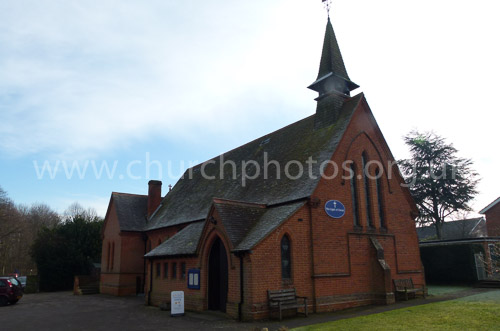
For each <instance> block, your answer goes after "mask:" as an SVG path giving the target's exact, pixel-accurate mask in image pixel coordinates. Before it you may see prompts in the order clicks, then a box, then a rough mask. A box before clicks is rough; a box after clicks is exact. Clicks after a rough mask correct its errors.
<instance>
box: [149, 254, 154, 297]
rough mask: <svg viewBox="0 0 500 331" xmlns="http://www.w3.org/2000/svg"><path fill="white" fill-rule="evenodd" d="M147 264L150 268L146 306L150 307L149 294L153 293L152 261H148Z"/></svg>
mask: <svg viewBox="0 0 500 331" xmlns="http://www.w3.org/2000/svg"><path fill="white" fill-rule="evenodd" d="M149 263H150V264H151V266H150V268H149V291H148V306H151V293H153V259H150V260H149Z"/></svg>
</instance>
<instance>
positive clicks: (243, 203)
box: [213, 198, 267, 208]
mask: <svg viewBox="0 0 500 331" xmlns="http://www.w3.org/2000/svg"><path fill="white" fill-rule="evenodd" d="M213 203H216V204H225V205H239V206H249V207H259V208H267V205H265V204H262V203H256V202H247V201H241V200H232V199H222V198H213Z"/></svg>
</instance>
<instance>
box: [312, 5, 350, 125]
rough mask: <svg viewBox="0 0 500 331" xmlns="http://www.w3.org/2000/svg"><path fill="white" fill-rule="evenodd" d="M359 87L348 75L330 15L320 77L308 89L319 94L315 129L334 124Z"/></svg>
mask: <svg viewBox="0 0 500 331" xmlns="http://www.w3.org/2000/svg"><path fill="white" fill-rule="evenodd" d="M327 10H329V6H327ZM358 87H359V86H358V85H357V84H355V83H353V82H352V81H351V79H350V78H349V76H348V75H347V70H346V69H345V65H344V61H343V60H342V55H341V54H340V48H339V45H338V43H337V38H336V37H335V32H333V26H332V22H331V21H330V15H328V22H327V24H326V31H325V39H324V42H323V52H322V54H321V62H320V65H319V72H318V77H317V79H316V81H315V82H314V83H312V84H311V85H310V86H309V87H308V88H310V89H311V90H314V91H316V92H318V93H319V96H318V97H317V98H316V101H317V102H318V104H317V108H316V119H315V128H317V129H318V128H322V127H325V126H328V125H331V124H333V123H334V122H335V121H336V120H337V118H338V116H339V113H340V111H341V109H342V106H343V104H344V101H345V99H347V98H349V96H350V93H351V91H352V90H354V89H357V88H358Z"/></svg>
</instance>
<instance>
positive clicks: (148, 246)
mask: <svg viewBox="0 0 500 331" xmlns="http://www.w3.org/2000/svg"><path fill="white" fill-rule="evenodd" d="M149 251H151V240H149V239H148V244H147V246H146V252H149Z"/></svg>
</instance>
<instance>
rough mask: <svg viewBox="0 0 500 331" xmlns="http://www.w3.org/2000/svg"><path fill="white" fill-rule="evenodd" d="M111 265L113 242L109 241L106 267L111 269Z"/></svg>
mask: <svg viewBox="0 0 500 331" xmlns="http://www.w3.org/2000/svg"><path fill="white" fill-rule="evenodd" d="M110 265H111V242H109V241H108V258H107V259H106V268H107V270H108V271H109V267H110Z"/></svg>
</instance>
